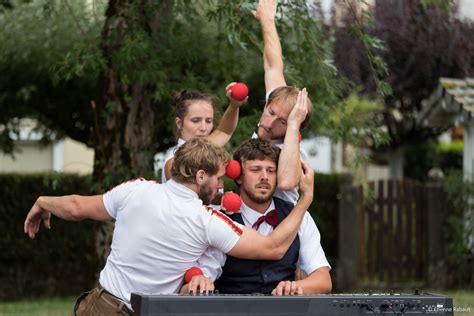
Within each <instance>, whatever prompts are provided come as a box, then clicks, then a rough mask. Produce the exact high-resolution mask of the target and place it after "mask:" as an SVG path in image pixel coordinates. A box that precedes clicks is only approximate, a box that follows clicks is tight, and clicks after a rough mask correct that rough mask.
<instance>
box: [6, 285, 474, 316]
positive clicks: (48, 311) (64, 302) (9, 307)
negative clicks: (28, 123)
mask: <svg viewBox="0 0 474 316" xmlns="http://www.w3.org/2000/svg"><path fill="white" fill-rule="evenodd" d="M426 292H430V293H438V294H444V295H448V296H451V297H452V298H453V299H454V306H455V307H457V308H464V309H465V310H466V309H470V311H464V312H455V313H454V315H456V316H474V291H467V290H457V291H452V290H451V291H444V290H427V291H426ZM74 301H75V298H74V297H66V298H59V297H55V298H48V299H37V300H25V301H17V302H0V316H6V315H12V316H13V315H16V316H20V315H25V316H26V315H28V316H30V315H33V316H60V315H70V313H71V311H72V306H73V304H74Z"/></svg>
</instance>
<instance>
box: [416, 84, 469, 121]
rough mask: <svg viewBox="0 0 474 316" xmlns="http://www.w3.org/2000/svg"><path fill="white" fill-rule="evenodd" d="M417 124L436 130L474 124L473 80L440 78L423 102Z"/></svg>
mask: <svg viewBox="0 0 474 316" xmlns="http://www.w3.org/2000/svg"><path fill="white" fill-rule="evenodd" d="M418 122H419V123H422V124H424V125H426V126H430V127H437V128H446V127H449V126H452V125H458V124H464V123H470V122H474V78H465V79H454V78H441V79H440V80H439V86H438V88H437V89H436V90H435V91H434V92H433V93H432V94H431V95H430V97H429V98H427V99H425V100H423V108H422V110H421V112H420V115H419V117H418Z"/></svg>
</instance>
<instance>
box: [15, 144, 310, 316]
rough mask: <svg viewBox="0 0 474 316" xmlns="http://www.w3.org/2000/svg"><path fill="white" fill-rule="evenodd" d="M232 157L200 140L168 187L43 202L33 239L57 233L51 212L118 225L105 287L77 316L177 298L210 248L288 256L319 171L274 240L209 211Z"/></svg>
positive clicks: (183, 155) (87, 298) (182, 152)
mask: <svg viewBox="0 0 474 316" xmlns="http://www.w3.org/2000/svg"><path fill="white" fill-rule="evenodd" d="M229 159H230V158H229V155H228V154H227V153H226V152H225V150H223V149H222V148H220V147H218V146H216V145H214V144H213V143H212V142H210V141H209V140H207V139H204V138H196V139H193V140H190V141H188V142H187V143H186V144H185V145H183V146H182V147H180V149H178V151H177V152H176V155H175V161H174V165H173V169H172V180H170V181H168V182H167V183H165V184H158V183H156V182H154V181H145V180H143V179H137V180H134V181H129V182H126V183H123V184H121V185H119V186H117V187H115V188H114V189H112V190H111V191H109V192H107V193H105V194H103V195H96V196H78V195H69V196H62V197H44V196H41V197H39V198H38V199H37V201H36V202H35V204H34V205H33V206H32V208H31V210H30V212H29V213H28V215H27V217H26V219H25V222H24V231H25V233H26V234H28V235H29V237H30V238H34V237H35V235H36V233H38V231H39V227H40V224H41V222H43V224H44V225H45V227H46V228H48V229H50V228H51V227H50V218H51V214H54V215H55V216H57V217H60V218H62V219H65V220H71V221H79V220H83V219H87V218H88V219H94V220H100V221H106V220H115V229H114V234H113V239H112V245H111V252H110V255H109V257H108V258H107V262H106V265H105V267H104V268H103V269H102V271H101V273H100V278H99V285H98V287H97V288H95V289H94V290H92V291H91V292H89V293H86V294H85V295H83V296H81V297H80V298H79V299H78V301H77V303H76V306H75V310H74V311H75V314H77V315H91V314H94V315H95V314H101V315H109V314H115V313H119V314H122V315H130V314H131V313H132V311H131V306H130V293H132V292H142V293H176V292H178V290H179V289H180V288H181V286H182V284H183V275H184V273H185V271H186V270H188V269H189V268H190V267H192V266H194V265H195V263H196V261H197V259H198V258H199V257H200V256H201V255H202V254H203V253H204V251H205V250H206V249H207V248H208V247H211V246H212V247H215V248H216V249H219V250H220V251H222V252H224V253H228V254H231V255H233V256H236V257H242V258H260V259H263V258H266V259H276V258H281V256H283V254H284V253H285V252H286V250H287V249H288V247H289V246H290V245H291V242H292V240H293V239H294V237H295V236H296V233H297V231H298V227H299V225H300V223H301V220H302V218H303V215H304V212H305V210H306V209H307V208H308V207H309V205H310V204H311V201H312V194H313V191H312V190H313V180H314V174H313V172H312V170H311V169H309V168H306V169H305V170H304V176H303V177H302V181H301V182H300V186H301V188H302V192H303V193H302V199H300V201H299V203H298V205H297V206H296V207H295V208H294V210H293V211H292V214H291V215H290V216H289V217H288V219H287V220H286V221H285V223H282V225H280V226H281V228H279V229H277V230H275V232H274V233H273V234H272V235H271V236H261V235H259V234H258V233H257V232H255V231H253V230H251V229H248V228H246V227H243V226H242V225H240V224H238V223H234V222H232V221H231V220H230V219H229V218H228V217H226V216H225V215H223V214H221V213H220V212H218V211H215V210H213V209H209V208H207V207H206V206H205V205H207V204H209V202H210V200H211V199H212V198H213V196H214V195H215V194H216V192H217V189H218V188H220V187H222V186H223V180H222V178H223V177H224V174H225V168H226V166H227V163H228V162H229ZM203 203H204V204H203ZM262 249H264V250H262ZM199 277H201V276H197V277H195V278H199ZM193 279H194V278H193Z"/></svg>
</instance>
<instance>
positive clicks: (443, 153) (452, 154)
mask: <svg viewBox="0 0 474 316" xmlns="http://www.w3.org/2000/svg"><path fill="white" fill-rule="evenodd" d="M462 155H463V143H462V142H454V143H452V144H447V143H436V142H434V141H428V142H424V143H422V144H416V145H408V146H406V149H405V162H406V163H405V166H404V174H405V176H406V177H408V178H411V179H416V180H420V181H427V180H429V179H428V172H429V171H430V170H431V169H433V168H438V169H440V170H441V171H442V172H443V173H444V174H448V173H449V172H451V171H452V170H458V171H459V170H462Z"/></svg>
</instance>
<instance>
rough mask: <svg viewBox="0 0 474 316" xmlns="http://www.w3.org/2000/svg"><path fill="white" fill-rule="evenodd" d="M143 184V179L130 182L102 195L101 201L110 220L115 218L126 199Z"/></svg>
mask: <svg viewBox="0 0 474 316" xmlns="http://www.w3.org/2000/svg"><path fill="white" fill-rule="evenodd" d="M144 182H145V179H143V178H138V179H135V180H130V181H127V182H124V183H122V184H119V185H118V186H116V187H115V188H113V189H112V190H110V191H108V192H107V193H105V194H104V195H103V197H102V200H103V201H104V205H105V209H106V210H107V212H108V213H109V214H110V216H112V218H117V213H118V212H119V211H120V210H121V209H122V208H123V206H124V205H125V201H126V200H127V198H128V197H129V196H130V195H131V193H132V192H133V191H134V190H135V189H136V188H137V187H138V186H139V185H140V184H143V183H144Z"/></svg>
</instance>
